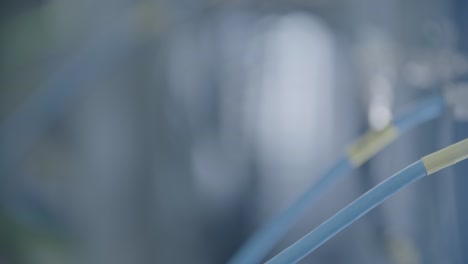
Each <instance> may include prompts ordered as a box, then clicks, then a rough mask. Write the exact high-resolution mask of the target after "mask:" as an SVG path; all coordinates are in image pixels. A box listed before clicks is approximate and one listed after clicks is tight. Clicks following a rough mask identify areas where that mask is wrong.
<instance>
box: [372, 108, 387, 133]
mask: <svg viewBox="0 0 468 264" xmlns="http://www.w3.org/2000/svg"><path fill="white" fill-rule="evenodd" d="M391 120H392V111H390V109H389V108H388V107H387V106H384V105H373V106H371V107H370V110H369V124H370V125H371V127H372V129H374V130H382V129H384V128H385V127H386V126H387V125H388V124H389V123H390V121H391Z"/></svg>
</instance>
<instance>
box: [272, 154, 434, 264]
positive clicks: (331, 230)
mask: <svg viewBox="0 0 468 264" xmlns="http://www.w3.org/2000/svg"><path fill="white" fill-rule="evenodd" d="M425 175H426V168H425V167H424V164H423V162H422V161H418V162H415V163H413V164H412V165H410V166H409V167H407V168H406V169H404V170H402V171H400V172H399V173H397V174H395V175H394V176H392V177H390V178H388V179H387V180H385V181H384V182H382V183H381V184H379V185H377V186H376V187H374V188H373V189H371V190H370V191H368V192H367V193H365V194H364V195H362V196H361V197H359V198H358V199H357V200H355V201H354V202H353V203H351V204H350V205H348V206H346V207H345V208H344V209H342V210H341V211H339V212H338V213H337V214H336V215H334V216H333V217H331V218H330V219H329V220H327V221H326V222H324V223H323V224H321V225H320V226H319V227H317V228H316V229H315V230H313V231H312V232H310V233H309V234H307V235H306V236H304V237H303V238H302V239H300V240H299V241H297V242H296V243H294V244H293V245H292V246H290V247H288V248H287V249H285V250H283V251H282V252H281V253H279V254H278V255H277V256H276V257H274V258H273V259H271V260H270V261H268V262H267V263H269V264H280V263H281V264H286V263H288V264H289V263H296V262H298V261H299V260H301V259H302V258H304V257H305V256H307V255H308V254H310V253H311V252H313V251H314V250H315V249H316V248H318V247H319V246H320V245H322V244H323V243H325V242H326V241H327V240H329V239H330V238H332V237H333V236H334V235H336V234H337V233H338V232H340V231H341V230H343V229H344V228H346V227H347V226H349V225H350V224H352V223H353V222H354V221H356V220H357V219H359V218H360V217H361V216H363V215H365V214H366V213H367V212H369V211H370V210H372V209H373V208H375V207H376V206H377V205H379V204H381V203H382V202H383V201H385V200H386V199H387V198H388V197H390V196H392V195H393V194H394V193H396V192H397V191H399V190H400V189H402V188H403V187H405V186H407V185H409V184H410V183H412V182H414V181H416V180H418V179H420V178H422V177H424V176H425Z"/></svg>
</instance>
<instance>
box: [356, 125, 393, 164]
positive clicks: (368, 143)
mask: <svg viewBox="0 0 468 264" xmlns="http://www.w3.org/2000/svg"><path fill="white" fill-rule="evenodd" d="M397 136H398V130H397V128H396V127H395V126H393V125H388V126H387V127H385V128H384V129H383V130H380V131H369V132H367V133H366V134H364V135H363V136H362V137H361V138H359V139H358V140H357V141H356V142H355V143H353V144H351V145H350V146H349V148H348V151H347V153H348V159H349V160H350V161H351V163H352V165H353V166H354V167H355V168H356V167H359V166H361V165H362V164H363V163H364V162H366V161H367V160H369V159H370V158H371V157H373V156H374V155H375V154H376V153H377V152H379V151H380V150H382V149H383V148H384V147H386V146H387V145H388V144H390V143H391V142H392V141H393V140H394V139H396V138H397Z"/></svg>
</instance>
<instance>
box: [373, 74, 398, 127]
mask: <svg viewBox="0 0 468 264" xmlns="http://www.w3.org/2000/svg"><path fill="white" fill-rule="evenodd" d="M369 86H370V90H371V93H372V94H371V98H370V105H369V112H368V122H369V124H370V126H371V128H372V129H374V130H382V129H383V128H385V127H386V126H387V125H388V124H389V123H390V121H392V111H391V103H392V99H393V98H392V97H393V94H392V85H391V83H390V80H389V79H388V78H386V77H385V76H383V75H379V74H376V75H374V76H373V77H372V78H371V80H370V83H369Z"/></svg>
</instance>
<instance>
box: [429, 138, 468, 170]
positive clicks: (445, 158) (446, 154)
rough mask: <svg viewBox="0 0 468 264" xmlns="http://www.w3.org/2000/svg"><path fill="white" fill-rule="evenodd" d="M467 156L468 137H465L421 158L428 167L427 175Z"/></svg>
mask: <svg viewBox="0 0 468 264" xmlns="http://www.w3.org/2000/svg"><path fill="white" fill-rule="evenodd" d="M467 158H468V139H465V140H462V141H460V142H458V143H456V144H453V145H451V146H448V147H446V148H444V149H441V150H439V151H437V152H434V153H432V154H429V155H427V156H425V157H424V158H422V159H421V160H422V161H423V163H424V166H425V167H426V172H427V175H431V174H433V173H435V172H438V171H439V170H441V169H443V168H445V167H448V166H450V165H453V164H455V163H457V162H459V161H462V160H464V159H467Z"/></svg>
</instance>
